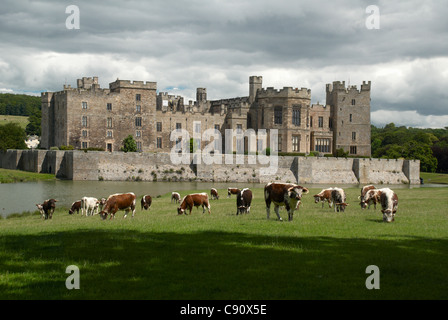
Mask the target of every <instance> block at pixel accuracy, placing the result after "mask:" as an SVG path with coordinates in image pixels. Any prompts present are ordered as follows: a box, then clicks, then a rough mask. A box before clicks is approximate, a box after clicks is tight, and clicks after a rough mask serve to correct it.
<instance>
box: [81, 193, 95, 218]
mask: <svg viewBox="0 0 448 320" xmlns="http://www.w3.org/2000/svg"><path fill="white" fill-rule="evenodd" d="M99 203H100V202H99V201H98V199H97V198H93V197H82V199H81V216H83V215H84V213H85V214H86V216H90V215H92V216H93V215H94V214H98V206H99Z"/></svg>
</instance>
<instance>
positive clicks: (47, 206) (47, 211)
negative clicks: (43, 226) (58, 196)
mask: <svg viewBox="0 0 448 320" xmlns="http://www.w3.org/2000/svg"><path fill="white" fill-rule="evenodd" d="M56 202H58V201H57V200H55V199H48V200H45V201H44V203H42V204H36V206H37V208H38V209H39V211H40V214H41V217H42V218H45V220H47V219H51V218H53V212H54V209H55V208H56Z"/></svg>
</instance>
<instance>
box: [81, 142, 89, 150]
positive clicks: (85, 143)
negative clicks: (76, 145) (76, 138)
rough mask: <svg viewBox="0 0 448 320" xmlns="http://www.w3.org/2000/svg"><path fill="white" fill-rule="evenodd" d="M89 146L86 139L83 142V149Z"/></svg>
mask: <svg viewBox="0 0 448 320" xmlns="http://www.w3.org/2000/svg"><path fill="white" fill-rule="evenodd" d="M88 147H89V144H88V143H87V142H85V141H83V142H81V148H82V149H87V148H88Z"/></svg>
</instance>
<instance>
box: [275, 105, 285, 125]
mask: <svg viewBox="0 0 448 320" xmlns="http://www.w3.org/2000/svg"><path fill="white" fill-rule="evenodd" d="M282 109H283V108H282V107H275V108H274V124H282Z"/></svg>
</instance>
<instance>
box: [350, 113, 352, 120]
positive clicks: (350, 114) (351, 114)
mask: <svg viewBox="0 0 448 320" xmlns="http://www.w3.org/2000/svg"><path fill="white" fill-rule="evenodd" d="M352 121H353V115H352V114H351V113H350V122H352Z"/></svg>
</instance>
